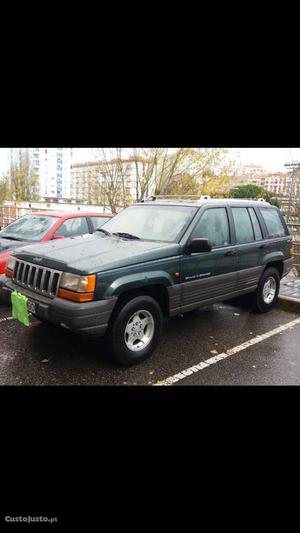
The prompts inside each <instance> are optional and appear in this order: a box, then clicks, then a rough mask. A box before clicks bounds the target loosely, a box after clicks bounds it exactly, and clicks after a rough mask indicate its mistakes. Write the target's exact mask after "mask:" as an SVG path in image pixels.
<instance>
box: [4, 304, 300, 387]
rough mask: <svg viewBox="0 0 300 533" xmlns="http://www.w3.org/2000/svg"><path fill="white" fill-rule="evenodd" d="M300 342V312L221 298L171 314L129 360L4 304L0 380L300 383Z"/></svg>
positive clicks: (28, 382) (45, 382)
mask: <svg viewBox="0 0 300 533" xmlns="http://www.w3.org/2000/svg"><path fill="white" fill-rule="evenodd" d="M297 320H298V321H297ZM249 341H251V342H252V343H253V344H251V342H249ZM245 343H246V344H245ZM299 345H300V314H299V313H297V312H294V311H289V310H286V309H281V308H279V307H277V308H275V309H274V310H273V311H271V312H270V313H267V314H264V315H257V314H254V313H252V312H251V311H249V310H248V309H247V307H245V306H240V305H236V304H235V305H232V304H228V303H221V304H215V305H213V306H210V307H207V308H205V309H201V310H199V311H196V312H193V313H189V314H186V315H184V316H183V317H175V318H173V319H171V320H169V321H167V322H166V324H165V327H164V331H163V335H162V339H161V342H160V345H159V347H158V348H157V349H156V351H155V352H154V354H153V355H152V357H151V358H150V359H148V360H147V361H145V362H144V363H142V364H140V365H138V366H134V367H127V368H126V367H120V366H116V365H115V364H114V363H112V361H111V360H110V357H109V352H108V350H107V348H106V346H105V343H104V341H103V339H95V338H87V337H82V336H78V335H75V334H72V333H70V332H68V331H66V330H64V329H62V328H59V327H55V326H51V325H45V324H42V323H40V322H38V321H37V320H35V319H32V323H31V325H30V327H29V328H26V327H25V326H23V325H22V324H20V323H19V322H17V321H15V320H13V319H11V309H10V307H8V306H5V305H3V304H0V384H1V385H149V386H150V385H157V384H158V385H160V384H162V385H173V386H177V385H179V386H182V385H298V384H300V353H299ZM233 348H235V349H236V350H233V352H234V351H235V352H236V353H233V352H231V351H230V350H232V349H233ZM220 354H221V355H220ZM174 376H175V378H174Z"/></svg>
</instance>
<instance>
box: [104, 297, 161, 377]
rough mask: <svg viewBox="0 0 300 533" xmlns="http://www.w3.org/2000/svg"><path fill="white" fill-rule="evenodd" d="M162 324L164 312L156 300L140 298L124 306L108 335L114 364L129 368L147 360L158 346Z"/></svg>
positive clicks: (116, 316)
mask: <svg viewBox="0 0 300 533" xmlns="http://www.w3.org/2000/svg"><path fill="white" fill-rule="evenodd" d="M162 324H163V315H162V310H161V308H160V305H159V304H158V303H157V301H156V300H154V298H151V297H150V296H137V297H135V298H133V299H132V300H130V301H129V302H128V301H127V302H124V303H123V304H122V305H121V306H120V307H119V308H118V309H117V311H116V313H115V317H114V318H113V319H112V323H111V324H110V326H109V330H108V334H107V338H108V342H109V346H110V348H111V350H112V355H113V357H114V359H115V361H117V362H118V363H120V364H122V365H127V366H129V365H134V364H137V363H141V362H142V361H144V360H145V359H147V358H148V357H149V356H150V355H151V354H152V352H153V351H154V349H155V348H156V346H157V345H158V343H159V339H160V335H161V331H162Z"/></svg>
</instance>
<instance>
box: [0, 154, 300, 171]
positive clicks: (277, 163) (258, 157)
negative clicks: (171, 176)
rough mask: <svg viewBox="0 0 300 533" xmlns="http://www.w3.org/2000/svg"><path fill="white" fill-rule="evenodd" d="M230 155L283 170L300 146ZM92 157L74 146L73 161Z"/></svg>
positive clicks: (2, 157) (0, 165) (4, 158)
mask: <svg viewBox="0 0 300 533" xmlns="http://www.w3.org/2000/svg"><path fill="white" fill-rule="evenodd" d="M230 152H231V154H232V156H233V157H234V156H237V157H239V159H240V162H241V164H249V163H253V164H255V165H263V166H265V167H266V168H267V169H268V170H270V171H280V170H283V169H284V167H283V165H284V163H289V162H291V161H292V160H300V148H230ZM8 153H9V149H8V148H0V176H2V174H3V173H4V172H6V171H7V169H8ZM91 159H93V152H92V149H91V148H74V162H76V163H78V162H84V161H90V160H91Z"/></svg>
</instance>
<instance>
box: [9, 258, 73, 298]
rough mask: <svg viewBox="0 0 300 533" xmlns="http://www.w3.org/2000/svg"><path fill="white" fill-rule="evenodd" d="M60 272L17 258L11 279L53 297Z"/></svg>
mask: <svg viewBox="0 0 300 533" xmlns="http://www.w3.org/2000/svg"><path fill="white" fill-rule="evenodd" d="M61 275H62V272H61V271H59V270H53V269H52V268H47V267H42V266H38V265H33V264H32V263H27V261H21V260H20V259H17V261H16V264H15V268H14V274H13V281H14V282H15V283H17V285H21V286H22V287H26V288H27V289H30V290H32V291H34V292H38V293H39V294H44V295H45V296H50V297H52V298H53V297H54V296H56V295H57V292H58V289H59V282H60V278H61Z"/></svg>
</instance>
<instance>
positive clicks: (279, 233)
mask: <svg viewBox="0 0 300 533" xmlns="http://www.w3.org/2000/svg"><path fill="white" fill-rule="evenodd" d="M260 212H261V214H262V216H263V219H264V221H265V223H266V226H267V231H268V234H269V237H283V236H284V235H286V230H285V227H284V225H283V223H282V221H281V219H280V215H279V211H277V209H276V208H275V209H274V208H268V207H260Z"/></svg>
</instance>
